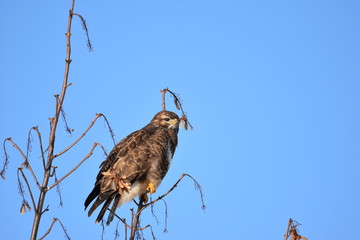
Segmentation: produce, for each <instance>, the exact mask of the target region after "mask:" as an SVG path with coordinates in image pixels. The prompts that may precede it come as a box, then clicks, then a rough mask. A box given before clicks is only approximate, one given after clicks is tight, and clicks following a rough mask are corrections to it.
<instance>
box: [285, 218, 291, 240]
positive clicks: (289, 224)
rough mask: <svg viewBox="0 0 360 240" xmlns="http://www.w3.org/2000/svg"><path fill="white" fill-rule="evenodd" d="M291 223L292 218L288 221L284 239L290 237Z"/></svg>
mask: <svg viewBox="0 0 360 240" xmlns="http://www.w3.org/2000/svg"><path fill="white" fill-rule="evenodd" d="M291 224H292V219H291V218H290V219H289V222H288V226H287V228H286V232H285V235H284V240H287V239H288V237H289V230H290V226H291Z"/></svg>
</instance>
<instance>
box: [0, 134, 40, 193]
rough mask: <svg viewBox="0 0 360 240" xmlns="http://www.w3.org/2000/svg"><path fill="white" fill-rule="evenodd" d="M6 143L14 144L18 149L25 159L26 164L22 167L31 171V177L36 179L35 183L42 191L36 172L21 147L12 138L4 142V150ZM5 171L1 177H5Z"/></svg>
mask: <svg viewBox="0 0 360 240" xmlns="http://www.w3.org/2000/svg"><path fill="white" fill-rule="evenodd" d="M6 141H9V142H11V143H12V144H13V147H14V148H16V150H18V152H19V153H20V154H21V156H22V157H23V159H24V162H23V163H22V166H24V167H25V168H27V169H28V170H29V171H30V173H31V175H32V176H33V178H34V181H35V183H36V185H37V186H38V188H39V189H41V187H40V184H39V181H38V180H37V177H36V175H35V173H34V171H33V170H32V168H31V165H30V163H29V161H28V160H27V157H26V156H25V154H24V152H23V151H22V150H21V149H20V147H19V146H18V145H17V144H16V143H15V142H14V141H13V140H12V139H11V138H7V139H5V141H4V149H5V142H6ZM6 155H7V154H6ZM3 171H4V169H3V170H2V171H1V175H3ZM3 178H4V177H3Z"/></svg>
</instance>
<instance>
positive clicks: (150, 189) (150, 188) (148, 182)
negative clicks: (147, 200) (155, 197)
mask: <svg viewBox="0 0 360 240" xmlns="http://www.w3.org/2000/svg"><path fill="white" fill-rule="evenodd" d="M145 182H146V183H147V185H148V186H147V187H146V191H147V192H149V193H150V194H153V193H154V192H156V189H155V186H154V184H153V183H152V182H150V181H148V180H146V181H145Z"/></svg>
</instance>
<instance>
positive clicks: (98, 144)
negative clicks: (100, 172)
mask: <svg viewBox="0 0 360 240" xmlns="http://www.w3.org/2000/svg"><path fill="white" fill-rule="evenodd" d="M96 146H102V145H101V144H100V143H94V145H93V146H92V148H91V150H90V152H89V153H88V154H87V155H86V156H85V157H84V159H83V160H81V162H80V163H78V164H77V165H76V166H75V167H74V168H73V169H71V170H70V172H68V173H67V174H65V175H64V176H63V177H62V178H60V179H59V180H58V181H56V182H55V183H54V184H53V185H51V186H50V187H48V188H47V190H48V191H49V190H50V189H52V188H53V187H55V186H56V185H58V184H59V183H60V182H61V181H62V180H64V179H65V178H66V177H68V176H69V175H70V174H71V173H73V172H74V171H75V170H76V169H78V167H80V166H81V164H83V163H84V162H85V161H86V160H87V159H88V158H89V157H90V156H91V155H92V154H93V151H94V149H95V148H96Z"/></svg>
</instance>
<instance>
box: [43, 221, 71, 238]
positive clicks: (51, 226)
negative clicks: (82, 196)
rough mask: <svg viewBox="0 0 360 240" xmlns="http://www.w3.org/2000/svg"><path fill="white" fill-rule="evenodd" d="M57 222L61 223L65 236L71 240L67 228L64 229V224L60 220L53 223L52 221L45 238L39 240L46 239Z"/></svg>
mask: <svg viewBox="0 0 360 240" xmlns="http://www.w3.org/2000/svg"><path fill="white" fill-rule="evenodd" d="M55 222H59V223H60V225H61V227H62V229H63V231H64V233H65V236H66V237H67V239H69V240H70V237H69V234H68V233H67V231H66V228H65V227H64V225H63V224H62V222H61V221H60V219H58V218H53V221H52V223H51V225H50V227H49V228H48V230H47V231H46V233H45V234H44V236H42V237H41V238H39V240H42V239H44V238H45V237H46V236H47V235H49V233H50V232H51V230H52V228H53V226H54V224H55Z"/></svg>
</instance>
